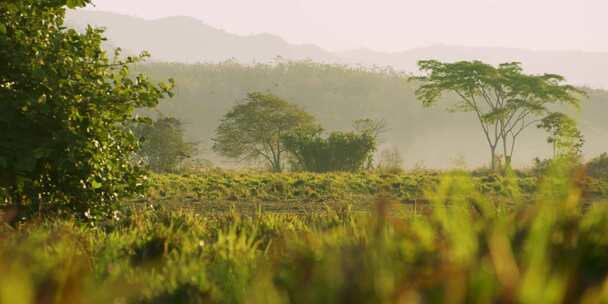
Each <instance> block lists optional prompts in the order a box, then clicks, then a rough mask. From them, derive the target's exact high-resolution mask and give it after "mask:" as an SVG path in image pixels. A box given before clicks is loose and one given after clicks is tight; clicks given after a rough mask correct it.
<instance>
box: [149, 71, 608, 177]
mask: <svg viewBox="0 0 608 304" xmlns="http://www.w3.org/2000/svg"><path fill="white" fill-rule="evenodd" d="M138 70H140V71H144V72H146V73H147V74H150V75H152V76H153V78H155V79H157V80H161V79H166V78H167V77H174V78H175V80H176V81H177V84H178V87H177V96H176V97H175V98H174V100H172V101H166V102H164V103H163V104H162V105H161V107H160V109H161V111H162V112H164V113H165V114H171V115H175V116H177V117H179V118H181V119H182V120H184V121H185V122H186V128H187V131H188V135H189V137H190V138H191V139H193V140H196V141H200V142H201V144H202V147H203V148H205V147H207V148H208V147H209V145H210V138H211V137H212V136H213V134H214V130H215V128H216V127H217V125H218V124H219V120H220V118H221V116H222V115H223V114H224V113H226V111H228V109H229V108H230V107H231V106H232V105H234V103H235V101H236V100H238V99H240V98H242V97H243V96H244V95H245V94H246V93H247V92H249V91H270V92H273V93H275V94H278V95H280V96H282V97H284V98H287V99H289V100H291V101H293V102H295V103H298V104H300V105H302V106H304V107H305V109H306V110H308V111H309V112H311V113H313V114H314V115H315V116H316V117H317V118H318V119H319V121H320V122H321V123H322V124H323V125H324V126H326V128H327V129H330V130H331V129H347V128H350V125H351V122H352V121H353V120H355V119H359V118H365V117H371V118H377V119H384V120H386V121H387V122H388V125H389V128H390V130H389V132H388V134H387V135H386V138H385V142H386V144H387V145H395V146H397V147H398V148H399V149H400V150H401V153H402V154H403V157H404V159H405V161H406V165H407V166H409V167H411V166H414V165H416V164H417V163H419V162H422V163H423V164H424V165H426V166H430V167H444V166H448V165H453V162H452V159H456V158H460V157H461V156H462V157H464V159H465V160H466V161H467V163H468V164H469V165H479V164H481V163H482V162H484V161H485V160H486V159H487V157H488V156H487V147H486V144H485V142H484V141H483V138H482V134H481V131H480V129H479V126H478V123H477V122H476V120H475V119H474V118H473V117H472V116H471V115H469V114H453V113H446V111H445V110H444V108H445V107H437V108H433V109H425V108H423V107H422V106H421V105H420V104H419V103H418V102H417V101H416V99H415V97H414V90H415V86H416V84H415V83H412V82H408V81H407V80H406V79H405V78H404V77H403V76H404V75H402V74H400V73H396V72H391V71H386V70H384V71H383V70H375V71H370V70H367V69H363V68H359V69H352V68H345V67H343V66H338V65H323V64H317V63H312V62H296V63H293V62H292V63H290V62H279V63H276V64H274V65H263V64H258V65H255V66H245V65H241V64H238V63H235V62H226V63H223V64H219V65H217V64H196V65H186V64H164V63H155V64H145V65H141V66H139V67H138ZM606 113H608V93H607V92H603V91H592V92H591V94H590V101H587V102H585V105H584V107H583V110H582V112H581V113H580V114H578V115H577V116H578V117H579V118H580V121H581V125H582V129H583V132H584V135H585V136H586V138H587V143H586V146H585V153H586V154H587V155H596V154H599V153H601V152H604V151H608V143H607V142H606V139H605V134H608V121H606V119H605V115H606ZM520 148H521V149H520V150H519V153H517V154H516V155H515V162H516V164H518V165H522V164H528V163H530V162H531V160H532V159H533V158H534V157H536V156H546V155H548V154H549V150H550V149H549V146H548V144H546V143H545V134H541V133H539V132H533V133H531V134H529V135H528V136H526V137H524V138H522V141H521V143H520ZM205 156H206V157H207V158H210V159H213V160H217V156H215V155H213V154H212V153H211V152H207V153H206V155H205Z"/></svg>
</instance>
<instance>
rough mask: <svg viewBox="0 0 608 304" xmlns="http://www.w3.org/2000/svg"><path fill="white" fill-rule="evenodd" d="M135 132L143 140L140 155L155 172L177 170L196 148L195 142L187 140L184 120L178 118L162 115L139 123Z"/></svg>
mask: <svg viewBox="0 0 608 304" xmlns="http://www.w3.org/2000/svg"><path fill="white" fill-rule="evenodd" d="M134 132H135V134H136V135H137V136H138V137H139V138H141V141H142V143H141V149H140V151H139V152H138V155H139V157H140V159H141V160H142V161H143V163H144V164H146V166H147V167H148V168H150V170H152V171H154V172H159V173H166V172H175V171H176V170H177V169H178V168H179V166H180V165H181V164H182V163H183V161H184V160H186V159H188V158H190V157H192V154H193V153H194V150H195V144H193V143H188V142H186V141H185V139H184V128H183V126H182V122H181V121H179V120H178V119H176V118H172V117H160V118H158V119H157V120H156V121H154V123H152V124H143V125H138V126H137V127H135V128H134Z"/></svg>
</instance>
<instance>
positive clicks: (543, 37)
mask: <svg viewBox="0 0 608 304" xmlns="http://www.w3.org/2000/svg"><path fill="white" fill-rule="evenodd" d="M92 9H94V10H100V11H110V12H116V13H121V14H126V15H131V16H138V17H143V18H146V19H157V18H163V17H169V16H190V17H194V18H197V19H199V20H201V21H203V22H205V23H206V24H208V25H211V26H214V27H217V28H221V29H224V30H226V31H228V32H232V33H237V34H244V35H246V34H256V33H271V34H276V35H279V36H281V37H282V38H284V39H286V40H287V41H289V42H292V43H302V44H303V43H306V44H316V45H319V46H321V47H323V48H325V49H328V50H331V51H342V50H350V49H358V48H369V49H374V50H378V51H402V50H405V49H410V48H415V47H422V46H427V45H432V44H449V45H462V46H491V47H511V48H525V49H533V50H583V51H601V52H607V51H608V39H605V37H606V34H608V19H606V18H605V16H604V13H605V12H606V11H608V2H607V1H605V0H577V1H573V0H534V1H530V0H510V1H499V0H460V1H453V0H425V1H421V0H418V1H411V0H410V1H406V0H402V1H397V0H378V1H363V0H331V1H324V0H306V1H304V0H260V1H247V0H223V1H211V0H174V1H148V0H129V1H122V0H99V1H95V7H94V8H92Z"/></svg>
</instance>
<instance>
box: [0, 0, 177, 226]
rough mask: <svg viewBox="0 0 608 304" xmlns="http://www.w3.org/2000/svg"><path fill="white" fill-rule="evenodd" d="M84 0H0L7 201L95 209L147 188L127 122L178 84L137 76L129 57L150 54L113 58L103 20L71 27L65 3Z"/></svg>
mask: <svg viewBox="0 0 608 304" xmlns="http://www.w3.org/2000/svg"><path fill="white" fill-rule="evenodd" d="M87 3H89V1H84V0H81V1H66V0H63V1H61V0H57V1H34V0H25V1H2V2H0V130H3V131H2V132H0V188H1V189H2V190H3V191H0V195H2V196H3V197H0V201H4V202H5V203H8V204H9V205H11V206H12V207H14V208H16V209H17V210H18V211H19V212H21V213H24V212H25V211H27V210H30V211H33V210H35V211H41V212H48V211H53V210H65V211H67V212H68V213H70V214H75V215H80V216H83V215H85V214H87V215H88V216H89V217H95V216H99V215H101V214H107V213H109V211H112V209H113V206H114V205H115V204H116V203H117V202H118V201H119V199H121V198H123V197H125V196H128V195H130V194H132V193H133V192H134V191H138V190H141V180H140V177H141V176H142V173H143V172H142V171H141V170H139V169H138V167H137V166H134V165H132V163H131V162H130V161H129V160H130V156H131V153H133V152H134V151H135V150H136V148H137V140H136V138H135V137H134V136H133V135H132V134H131V133H130V132H128V131H127V126H128V125H129V124H130V123H132V121H133V118H132V115H131V114H132V112H133V110H134V109H135V108H137V107H153V106H156V105H157V104H158V102H159V100H160V99H161V98H163V97H165V96H167V95H169V94H170V90H171V84H161V85H160V86H156V85H154V84H152V83H151V82H150V81H148V79H147V78H146V77H145V76H144V75H138V76H136V77H130V75H129V68H128V65H129V64H132V63H135V62H138V61H140V60H141V59H142V58H144V57H146V56H145V54H144V55H142V56H139V57H127V58H126V59H124V60H122V59H120V52H119V51H117V52H116V53H115V54H114V56H113V57H112V58H113V59H112V60H110V59H109V58H108V56H107V54H106V53H105V52H104V51H103V49H102V47H101V43H102V41H103V36H102V30H100V29H94V28H91V27H89V28H88V29H87V30H86V31H85V32H84V33H79V32H77V31H75V30H72V29H66V28H64V27H63V21H64V15H65V7H66V5H67V6H69V7H71V8H73V7H80V6H84V5H85V4H87ZM9 130H10V131H9Z"/></svg>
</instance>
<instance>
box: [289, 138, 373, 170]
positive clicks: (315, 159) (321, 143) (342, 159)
mask: <svg viewBox="0 0 608 304" xmlns="http://www.w3.org/2000/svg"><path fill="white" fill-rule="evenodd" d="M283 143H284V145H285V149H286V150H287V151H289V153H290V155H292V157H293V158H294V159H295V164H294V167H295V168H298V169H302V170H305V171H311V172H333V171H351V172H352V171H358V170H361V169H363V167H364V166H365V165H366V163H367V161H368V160H369V159H370V158H371V156H372V155H373V153H374V151H375V150H376V138H375V137H374V136H372V135H371V134H370V133H368V132H363V133H359V132H332V133H331V134H329V136H327V137H326V138H324V137H323V136H322V135H321V131H320V130H319V131H317V132H296V133H289V134H286V135H285V136H284V137H283Z"/></svg>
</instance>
